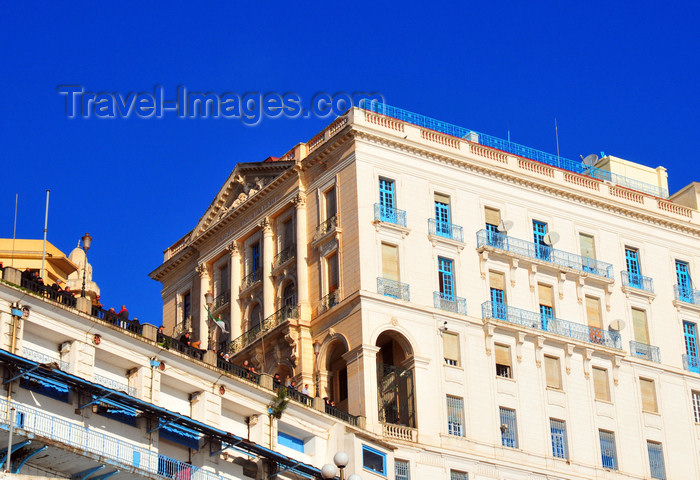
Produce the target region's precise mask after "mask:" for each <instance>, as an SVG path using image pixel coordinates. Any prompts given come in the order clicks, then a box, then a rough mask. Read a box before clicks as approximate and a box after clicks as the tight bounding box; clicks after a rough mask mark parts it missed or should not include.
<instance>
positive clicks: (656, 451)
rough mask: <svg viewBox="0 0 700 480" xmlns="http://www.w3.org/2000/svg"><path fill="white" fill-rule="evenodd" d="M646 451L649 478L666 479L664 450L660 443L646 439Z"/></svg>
mask: <svg viewBox="0 0 700 480" xmlns="http://www.w3.org/2000/svg"><path fill="white" fill-rule="evenodd" d="M647 451H648V452H649V471H650V473H651V478H659V479H661V480H665V479H666V468H665V467H664V452H663V449H662V448H661V444H660V443H658V442H651V441H648V440H647Z"/></svg>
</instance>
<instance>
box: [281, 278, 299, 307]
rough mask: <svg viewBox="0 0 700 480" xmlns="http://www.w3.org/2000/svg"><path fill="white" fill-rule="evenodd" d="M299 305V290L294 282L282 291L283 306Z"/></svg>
mask: <svg viewBox="0 0 700 480" xmlns="http://www.w3.org/2000/svg"><path fill="white" fill-rule="evenodd" d="M296 304H297V289H296V288H295V287H294V284H293V283H292V282H289V283H287V285H286V286H285V287H284V290H283V291H282V305H283V306H285V307H287V306H293V305H296Z"/></svg>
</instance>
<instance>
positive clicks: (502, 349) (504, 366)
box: [494, 344, 512, 378]
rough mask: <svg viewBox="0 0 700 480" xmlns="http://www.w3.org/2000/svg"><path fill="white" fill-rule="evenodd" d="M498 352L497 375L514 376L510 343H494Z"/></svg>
mask: <svg viewBox="0 0 700 480" xmlns="http://www.w3.org/2000/svg"><path fill="white" fill-rule="evenodd" d="M494 350H495V352H496V376H498V377H503V378H512V372H511V361H510V347H509V346H508V345H498V344H496V345H494Z"/></svg>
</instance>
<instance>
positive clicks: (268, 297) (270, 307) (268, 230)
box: [260, 217, 275, 318]
mask: <svg viewBox="0 0 700 480" xmlns="http://www.w3.org/2000/svg"><path fill="white" fill-rule="evenodd" d="M260 228H262V231H263V266H262V268H263V271H262V282H263V318H267V317H269V316H270V315H272V314H273V313H275V284H274V281H273V279H272V222H270V219H269V218H268V217H265V218H264V219H263V221H262V222H260Z"/></svg>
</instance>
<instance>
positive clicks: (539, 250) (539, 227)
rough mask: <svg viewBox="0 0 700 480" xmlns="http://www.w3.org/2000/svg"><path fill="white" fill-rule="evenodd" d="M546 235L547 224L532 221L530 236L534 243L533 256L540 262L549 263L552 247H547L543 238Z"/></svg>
mask: <svg viewBox="0 0 700 480" xmlns="http://www.w3.org/2000/svg"><path fill="white" fill-rule="evenodd" d="M545 235H547V224H546V223H545V222H540V221H539V220H533V221H532V236H533V240H534V243H535V256H536V257H537V258H540V259H542V260H547V261H549V258H550V256H551V251H552V247H550V246H549V245H547V244H546V243H545V241H544V237H545Z"/></svg>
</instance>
